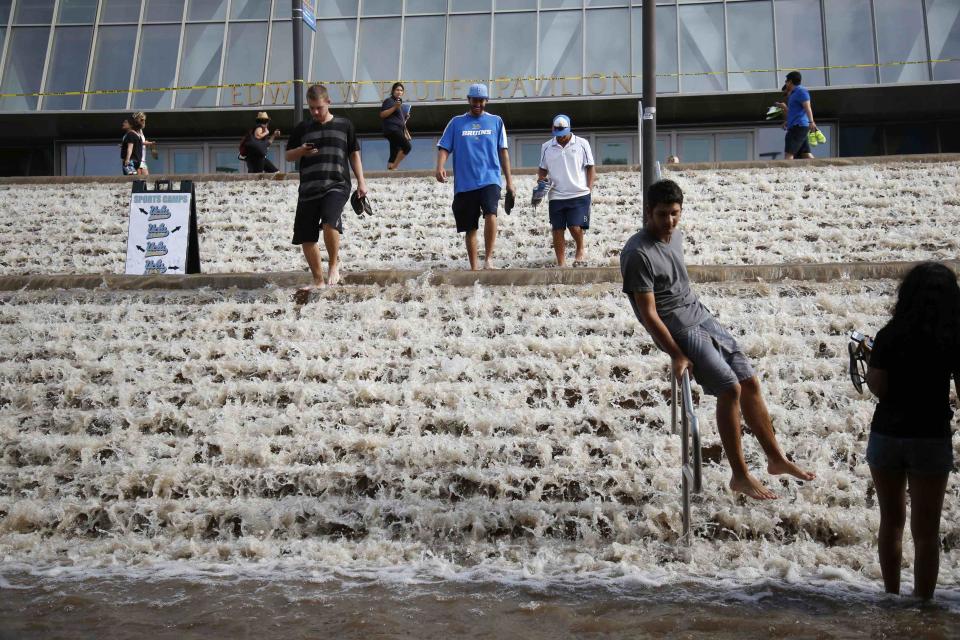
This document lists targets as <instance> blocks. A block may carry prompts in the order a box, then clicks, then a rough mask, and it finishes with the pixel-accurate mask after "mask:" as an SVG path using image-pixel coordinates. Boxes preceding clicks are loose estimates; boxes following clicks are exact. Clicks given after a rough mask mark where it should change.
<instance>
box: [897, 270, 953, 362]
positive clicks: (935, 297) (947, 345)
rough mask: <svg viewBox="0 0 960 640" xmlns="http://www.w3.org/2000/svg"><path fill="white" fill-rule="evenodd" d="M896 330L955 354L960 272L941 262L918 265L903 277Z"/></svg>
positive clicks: (899, 292)
mask: <svg viewBox="0 0 960 640" xmlns="http://www.w3.org/2000/svg"><path fill="white" fill-rule="evenodd" d="M888 326H889V327H890V329H891V330H892V331H893V333H895V334H897V335H900V336H904V337H906V338H909V339H910V340H911V341H913V340H922V341H924V342H926V343H927V344H931V345H932V346H933V347H935V348H936V349H938V350H942V351H943V352H946V353H953V352H954V351H953V350H954V349H956V348H957V347H958V346H960V286H958V284H957V276H956V274H955V273H954V272H953V271H951V270H950V268H949V267H947V266H945V265H943V264H940V263H939V262H924V263H921V264H918V265H917V266H915V267H914V268H913V269H911V270H910V272H909V273H907V275H906V276H905V277H904V278H903V282H901V283H900V288H899V290H898V292H897V303H896V305H895V306H894V308H893V318H891V320H890V323H889V324H888Z"/></svg>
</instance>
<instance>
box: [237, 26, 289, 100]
mask: <svg viewBox="0 0 960 640" xmlns="http://www.w3.org/2000/svg"><path fill="white" fill-rule="evenodd" d="M288 44H289V43H288ZM266 58H267V23H266V22H233V23H231V24H230V28H229V29H228V30H227V60H226V64H225V65H224V69H223V84H245V83H250V82H263V66H264V64H265V63H266ZM251 89H253V88H251ZM245 93H246V89H245V88H242V87H236V88H224V89H222V90H221V91H220V105H221V106H230V105H232V104H233V103H234V102H236V100H237V96H243V95H244V94H245ZM257 94H259V89H256V90H255V93H254V95H257Z"/></svg>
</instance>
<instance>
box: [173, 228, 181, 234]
mask: <svg viewBox="0 0 960 640" xmlns="http://www.w3.org/2000/svg"><path fill="white" fill-rule="evenodd" d="M181 228H182V227H174V228H173V229H171V230H170V233H176V232H177V231H180V229H181Z"/></svg>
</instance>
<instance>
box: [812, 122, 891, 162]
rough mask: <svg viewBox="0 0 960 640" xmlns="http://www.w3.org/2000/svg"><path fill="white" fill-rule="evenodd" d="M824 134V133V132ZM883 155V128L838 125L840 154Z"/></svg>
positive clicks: (847, 155) (846, 155)
mask: <svg viewBox="0 0 960 640" xmlns="http://www.w3.org/2000/svg"><path fill="white" fill-rule="evenodd" d="M824 135H826V134H824ZM882 155H883V129H882V128H880V127H874V126H868V127H840V156H841V157H843V158H849V157H857V156H882Z"/></svg>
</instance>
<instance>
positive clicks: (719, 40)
mask: <svg viewBox="0 0 960 640" xmlns="http://www.w3.org/2000/svg"><path fill="white" fill-rule="evenodd" d="M678 9H679V12H680V13H679V16H680V72H681V73H683V74H687V73H690V74H703V75H689V76H687V75H684V76H682V77H681V79H680V88H681V90H682V91H683V92H684V93H705V92H708V91H723V90H724V89H725V88H726V86H727V82H726V75H725V74H724V71H726V64H725V63H724V46H723V5H722V4H696V5H685V6H682V7H679V8H678Z"/></svg>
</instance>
